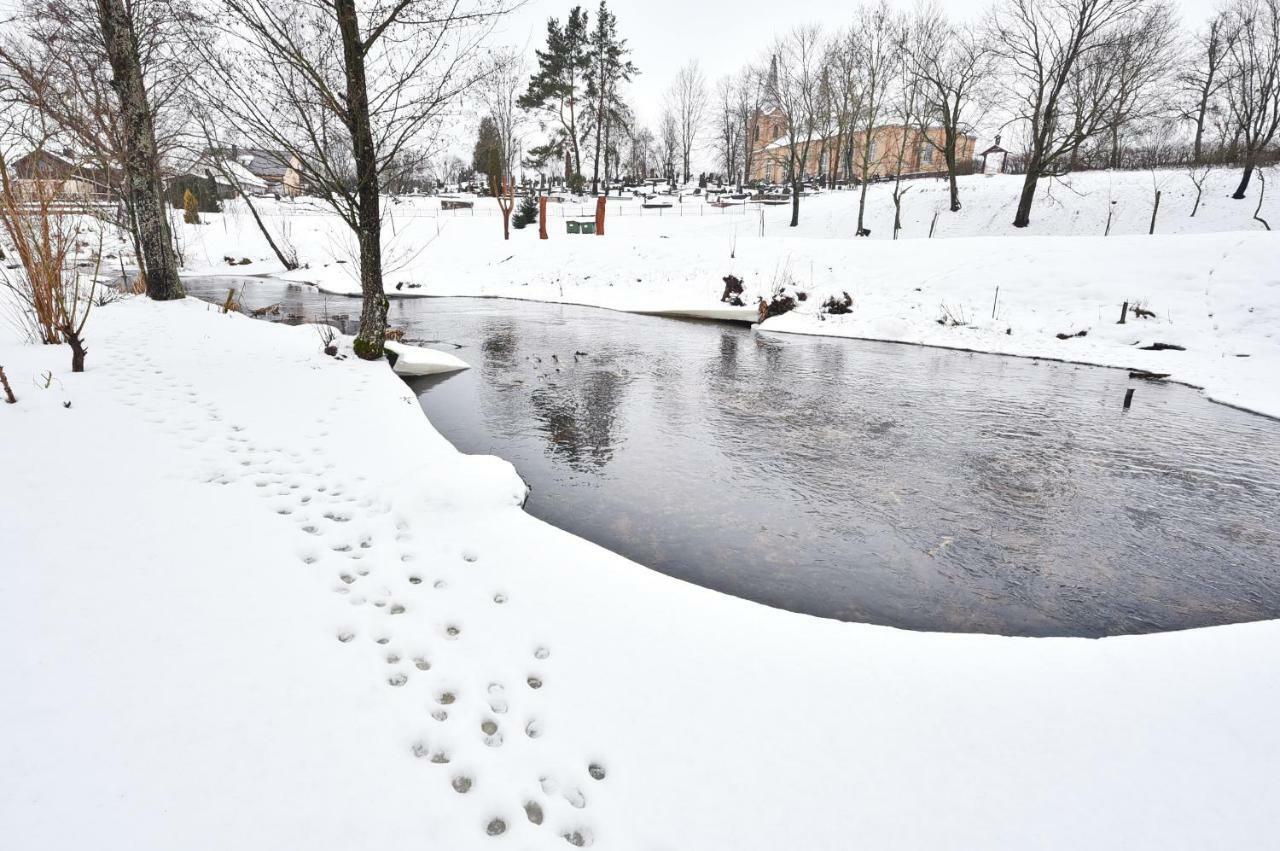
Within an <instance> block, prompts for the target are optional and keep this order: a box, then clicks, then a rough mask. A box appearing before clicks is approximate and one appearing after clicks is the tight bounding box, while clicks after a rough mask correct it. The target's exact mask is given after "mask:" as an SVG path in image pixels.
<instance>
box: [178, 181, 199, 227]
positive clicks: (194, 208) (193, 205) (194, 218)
mask: <svg viewBox="0 0 1280 851" xmlns="http://www.w3.org/2000/svg"><path fill="white" fill-rule="evenodd" d="M182 220H183V221H184V222H186V223H187V224H189V225H198V224H200V201H199V200H198V199H197V198H196V193H194V192H192V191H191V190H190V189H188V190H187V191H186V192H184V193H182Z"/></svg>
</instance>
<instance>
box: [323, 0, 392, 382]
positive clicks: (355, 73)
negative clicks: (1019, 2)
mask: <svg viewBox="0 0 1280 851" xmlns="http://www.w3.org/2000/svg"><path fill="white" fill-rule="evenodd" d="M333 5H334V11H335V12H336V14H337V17H338V31H339V32H340V33H341V35H342V58H343V66H344V70H345V72H346V78H347V97H346V100H347V103H346V107H347V130H348V131H349V132H350V133H351V148H352V153H353V155H354V158H355V163H356V200H357V208H356V224H357V229H356V239H357V241H358V242H359V244H360V292H361V294H362V295H363V296H364V304H363V306H362V307H361V309H360V329H359V331H358V332H357V333H356V340H355V344H354V346H353V348H354V349H355V353H356V356H357V357H360V358H363V359H364V360H378V359H379V358H381V357H382V354H383V345H384V344H385V343H386V336H387V307H388V302H387V295H386V293H385V292H384V291H383V289H382V217H381V216H380V215H379V198H378V162H377V149H376V148H375V147H374V144H373V129H372V127H371V126H370V123H369V94H368V89H367V86H366V82H365V69H364V44H363V42H362V41H361V38H360V21H359V18H358V17H357V16H356V5H355V0H334V4H333Z"/></svg>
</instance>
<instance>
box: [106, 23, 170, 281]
mask: <svg viewBox="0 0 1280 851" xmlns="http://www.w3.org/2000/svg"><path fill="white" fill-rule="evenodd" d="M98 22H99V25H100V26H101V29H102V41H103V45H104V47H105V48H106V51H107V56H108V58H109V59H110V62H111V87H112V88H113V89H115V92H116V96H117V97H118V98H119V100H120V124H121V132H122V135H123V137H124V149H125V151H124V173H125V181H126V184H127V191H128V193H129V197H130V198H131V199H132V207H133V213H134V216H135V218H136V220H137V224H138V236H139V240H140V241H141V248H142V258H143V263H144V265H145V267H146V280H147V295H148V296H150V297H151V298H153V299H156V300H157V301H165V300H168V299H175V298H182V296H183V292H182V282H181V280H180V279H179V277H178V260H177V257H176V255H175V253H174V250H173V236H172V234H171V233H170V229H169V211H168V210H167V209H166V208H165V205H164V198H163V192H162V190H161V184H160V157H159V155H158V153H157V151H156V134H155V125H154V122H153V119H152V115H151V106H150V104H149V103H148V102H147V89H146V84H145V82H144V81H143V77H142V64H141V61H140V59H139V57H138V38H137V34H136V33H135V32H134V31H133V20H132V18H131V17H130V15H129V12H128V10H127V9H126V8H125V3H124V0H98Z"/></svg>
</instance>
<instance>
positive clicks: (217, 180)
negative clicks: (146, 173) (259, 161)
mask: <svg viewBox="0 0 1280 851" xmlns="http://www.w3.org/2000/svg"><path fill="white" fill-rule="evenodd" d="M210 181H212V185H213V187H214V188H215V190H216V191H217V197H218V199H219V200H224V201H225V200H227V199H228V198H235V197H236V196H238V195H239V194H240V193H241V192H244V193H245V194H247V195H266V194H267V193H268V189H267V181H266V180H264V179H262V178H261V177H258V175H256V174H254V173H253V172H251V171H250V170H249V169H247V168H245V167H244V166H243V165H241V164H240V163H238V162H236V161H235V160H233V159H230V158H229V157H218V156H217V154H216V153H215V152H212V151H206V152H205V153H204V154H202V155H201V156H200V157H198V158H197V159H195V160H192V161H189V162H186V163H181V164H178V165H177V166H176V167H175V168H174V170H173V173H172V174H171V175H170V177H169V179H168V181H167V182H166V187H167V189H168V191H169V192H170V193H173V192H177V194H178V197H179V199H181V191H180V190H181V189H182V188H184V187H186V186H189V185H191V184H199V185H205V186H208V185H210ZM175 187H176V189H175Z"/></svg>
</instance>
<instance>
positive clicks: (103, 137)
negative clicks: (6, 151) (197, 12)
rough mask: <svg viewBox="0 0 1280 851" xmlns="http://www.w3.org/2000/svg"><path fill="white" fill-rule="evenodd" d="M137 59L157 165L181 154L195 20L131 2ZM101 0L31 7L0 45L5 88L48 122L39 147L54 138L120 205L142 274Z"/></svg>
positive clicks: (157, 4) (51, 1) (150, 3)
mask: <svg viewBox="0 0 1280 851" xmlns="http://www.w3.org/2000/svg"><path fill="white" fill-rule="evenodd" d="M127 9H128V14H129V18H130V20H131V21H132V23H133V32H134V36H135V38H136V49H137V55H138V62H139V65H140V68H141V74H142V80H143V85H144V87H145V89H146V96H147V101H148V105H149V107H150V110H151V118H152V126H153V135H154V137H155V148H156V151H157V155H158V158H159V159H160V160H162V161H163V159H164V158H165V157H166V156H167V155H168V154H169V153H171V152H172V151H173V149H174V147H175V146H176V144H177V142H178V132H179V131H180V129H181V115H180V110H179V109H178V108H177V95H178V93H179V92H180V91H181V88H182V86H183V84H184V82H185V80H186V77H187V71H188V69H187V65H188V63H189V57H187V56H185V55H184V50H183V45H184V44H185V37H186V34H187V32H188V31H189V24H190V14H189V12H188V11H187V9H186V7H185V5H184V4H182V3H178V2H174V0H132V2H130V3H129V4H128V7H127ZM99 11H100V10H99V5H98V2H97V0H27V2H25V3H24V4H23V6H22V11H21V14H19V15H17V16H15V20H14V23H13V24H12V25H11V26H10V28H9V29H8V30H7V36H6V37H4V38H0V90H2V91H3V93H4V95H3V97H4V100H5V101H7V102H8V103H9V104H10V106H11V107H13V106H22V107H25V108H27V109H29V110H30V111H31V112H33V113H34V114H36V115H38V116H39V117H40V119H41V120H40V121H39V122H37V124H36V127H37V128H38V129H37V130H36V132H35V133H34V134H32V136H33V138H30V139H29V140H28V141H29V142H30V143H31V145H32V146H33V147H41V146H43V145H44V144H45V143H46V142H47V141H50V137H56V139H57V141H58V142H60V143H61V144H63V145H67V146H70V147H71V148H73V149H74V150H75V152H76V157H77V160H78V161H79V164H82V165H85V166H88V167H87V168H86V169H85V173H84V174H83V175H82V177H85V178H89V179H92V180H93V181H94V183H95V184H96V187H95V188H96V189H97V191H99V192H101V193H103V194H104V195H106V196H108V197H110V198H112V199H113V200H115V201H116V202H118V204H119V205H120V208H121V215H120V216H119V218H118V221H117V223H118V224H119V225H121V226H122V227H123V228H125V229H127V230H128V231H129V233H130V235H131V236H132V238H133V246H134V254H135V256H136V258H137V262H138V267H139V271H140V272H141V273H142V274H143V277H144V279H145V277H146V255H145V252H144V251H143V250H142V237H141V232H140V229H139V226H138V220H137V216H136V210H135V209H134V205H133V201H134V196H133V193H132V192H131V191H130V190H129V186H130V184H129V182H128V181H126V180H124V179H123V176H124V174H125V171H124V168H125V160H126V147H125V145H126V142H125V134H124V126H123V122H122V120H121V119H122V112H121V110H120V105H119V97H118V95H117V93H116V92H115V90H114V89H113V80H112V65H111V61H110V59H109V57H108V55H107V47H106V43H105V40H104V36H103V29H102V22H101V19H100V15H99Z"/></svg>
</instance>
